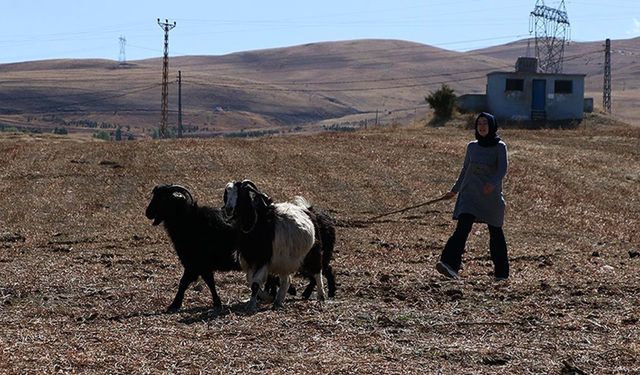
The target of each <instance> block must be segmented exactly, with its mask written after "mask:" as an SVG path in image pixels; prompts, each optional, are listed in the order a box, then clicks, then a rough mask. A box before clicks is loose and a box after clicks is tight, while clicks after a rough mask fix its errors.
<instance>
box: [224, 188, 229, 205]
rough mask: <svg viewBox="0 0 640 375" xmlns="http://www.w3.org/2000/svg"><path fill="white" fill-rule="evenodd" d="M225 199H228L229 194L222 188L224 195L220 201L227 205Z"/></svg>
mask: <svg viewBox="0 0 640 375" xmlns="http://www.w3.org/2000/svg"><path fill="white" fill-rule="evenodd" d="M227 199H229V194H227V189H224V195H223V196H222V201H223V202H224V204H225V206H226V205H227Z"/></svg>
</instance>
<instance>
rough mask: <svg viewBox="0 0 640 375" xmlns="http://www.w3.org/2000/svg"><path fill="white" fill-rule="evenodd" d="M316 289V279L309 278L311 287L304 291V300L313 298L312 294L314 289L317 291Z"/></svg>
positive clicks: (308, 286)
mask: <svg viewBox="0 0 640 375" xmlns="http://www.w3.org/2000/svg"><path fill="white" fill-rule="evenodd" d="M315 287H316V279H315V278H313V277H310V278H309V285H307V287H306V288H305V289H304V292H302V297H304V299H309V297H311V293H313V289H315Z"/></svg>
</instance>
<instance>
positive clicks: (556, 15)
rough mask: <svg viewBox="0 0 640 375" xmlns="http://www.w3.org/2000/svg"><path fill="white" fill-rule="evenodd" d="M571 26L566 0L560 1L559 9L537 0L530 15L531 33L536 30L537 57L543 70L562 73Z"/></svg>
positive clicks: (542, 0)
mask: <svg viewBox="0 0 640 375" xmlns="http://www.w3.org/2000/svg"><path fill="white" fill-rule="evenodd" d="M569 28H570V24H569V16H568V15H567V9H566V7H565V6H564V0H561V1H560V5H559V6H558V9H555V8H551V7H548V6H546V5H544V0H536V6H535V8H534V9H533V12H531V14H530V17H529V33H533V32H534V31H535V47H536V57H537V58H538V66H539V68H540V71H541V72H544V73H562V60H563V59H564V45H565V44H566V43H568V42H569V38H570V30H569Z"/></svg>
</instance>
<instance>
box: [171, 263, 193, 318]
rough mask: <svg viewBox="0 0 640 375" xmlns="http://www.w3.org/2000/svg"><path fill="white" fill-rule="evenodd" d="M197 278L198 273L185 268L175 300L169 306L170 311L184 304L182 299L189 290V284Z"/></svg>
mask: <svg viewBox="0 0 640 375" xmlns="http://www.w3.org/2000/svg"><path fill="white" fill-rule="evenodd" d="M197 279H198V274H196V273H193V272H189V271H187V270H186V269H185V270H184V273H183V274H182V278H181V279H180V284H179V285H178V293H176V296H175V298H174V299H173V302H171V305H169V307H167V311H168V312H173V311H177V310H179V309H180V307H181V306H182V300H183V299H184V292H185V291H186V290H187V288H188V287H189V285H191V283H192V282H194V281H196V280H197Z"/></svg>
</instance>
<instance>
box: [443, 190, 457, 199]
mask: <svg viewBox="0 0 640 375" xmlns="http://www.w3.org/2000/svg"><path fill="white" fill-rule="evenodd" d="M456 194H458V193H456V192H455V191H448V192H446V193H444V195H443V196H442V199H451V198H453V197H455V196H456Z"/></svg>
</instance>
